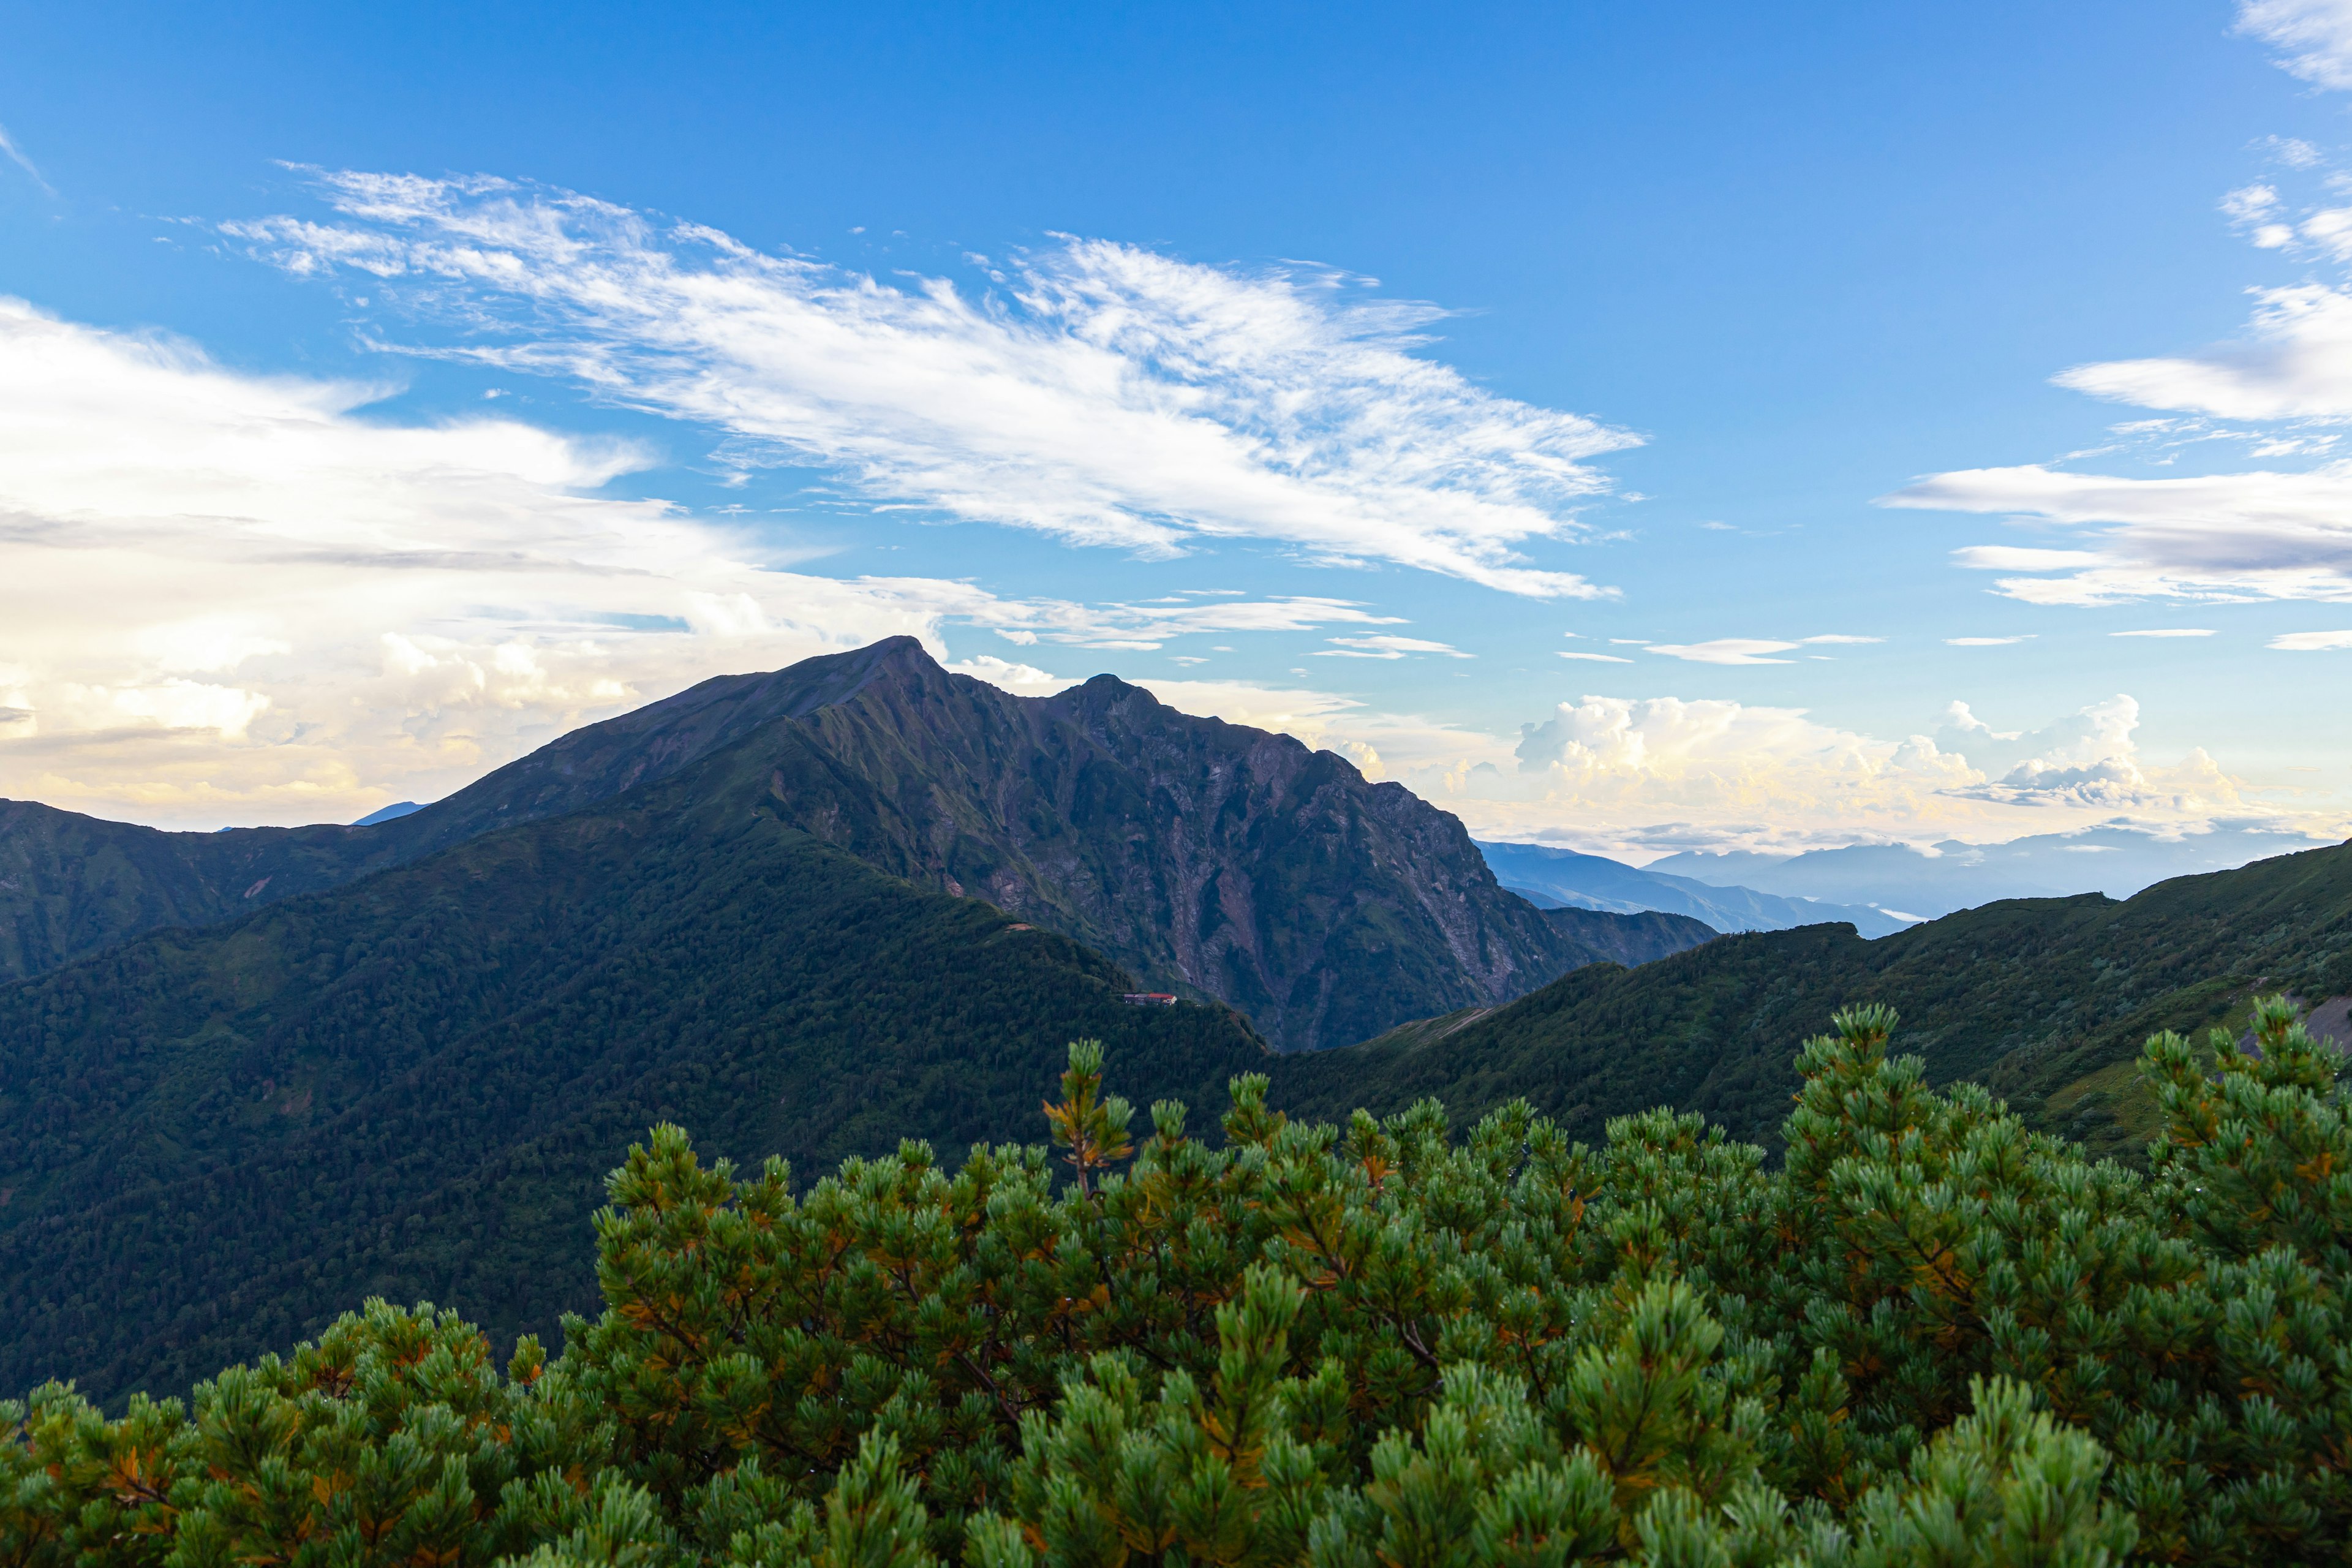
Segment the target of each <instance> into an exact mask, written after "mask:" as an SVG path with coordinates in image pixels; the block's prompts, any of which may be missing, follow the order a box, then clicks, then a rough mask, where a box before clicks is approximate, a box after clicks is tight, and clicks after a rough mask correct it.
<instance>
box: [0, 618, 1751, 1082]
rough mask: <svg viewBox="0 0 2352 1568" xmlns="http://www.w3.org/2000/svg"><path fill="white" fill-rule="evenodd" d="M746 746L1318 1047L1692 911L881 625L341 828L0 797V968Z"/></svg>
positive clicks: (824, 826) (769, 766)
mask: <svg viewBox="0 0 2352 1568" xmlns="http://www.w3.org/2000/svg"><path fill="white" fill-rule="evenodd" d="M746 745H749V746H752V747H755V748H756V749H758V750H759V752H760V755H761V763H762V765H763V766H764V767H765V768H766V771H767V776H768V792H767V794H768V799H769V802H770V805H769V809H771V810H772V811H774V812H775V813H777V814H778V815H779V816H780V817H781V818H782V820H784V821H788V822H790V823H792V824H793V825H794V826H800V827H802V828H803V829H805V830H806V831H808V832H809V833H811V834H812V835H814V836H815V837H818V838H821V839H823V840H824V841H826V842H828V843H831V844H833V845H835V847H839V848H842V849H845V850H847V851H848V852H850V853H851V854H853V855H856V856H857V857H858V858H861V859H864V860H865V861H866V862H867V863H868V864H870V865H873V866H876V867H878V868H881V869H883V870H885V871H887V872H890V873H891V874H893V875H895V876H901V877H905V878H908V879H912V880H915V881H918V882H921V883H924V884H927V885H929V886H932V887H937V888H940V889H943V890H945V891H947V892H950V893H956V894H962V893H966V892H969V893H971V894H973V895H975V896H979V897H982V898H986V899H988V900H991V901H992V902H994V903H996V904H998V905H999V906H1001V907H1003V908H1004V909H1007V910H1013V911H1015V912H1017V913H1018V914H1020V915H1021V916H1023V917H1024V918H1025V919H1028V920H1030V921H1034V922H1036V923H1042V924H1046V925H1050V926H1052V927H1054V928H1055V930H1057V931H1062V932H1064V933H1066V934H1067V935H1070V936H1073V937H1076V938H1077V939H1078V940H1080V941H1082V942H1087V943H1088V944H1089V945H1092V946H1094V947H1097V948H1099V949H1100V950H1102V951H1103V952H1105V953H1107V954H1108V955H1109V956H1110V957H1112V958H1113V959H1114V960H1116V961H1118V962H1119V963H1124V964H1126V965H1128V966H1129V968H1131V969H1133V970H1134V971H1135V972H1136V973H1137V974H1138V975H1139V976H1140V977H1141V978H1142V979H1143V980H1145V981H1146V982H1147V983H1149V984H1152V985H1155V986H1160V987H1164V988H1168V989H1172V990H1177V991H1179V992H1181V993H1182V994H1189V995H1193V996H1200V997H1214V998H1218V999H1220V1000H1223V1001H1226V1002H1229V1003H1231V1004H1232V1005H1234V1006H1236V1007H1238V1008H1240V1009H1241V1010H1242V1011H1244V1013H1246V1014H1247V1015H1249V1016H1250V1017H1251V1018H1252V1019H1253V1020H1254V1021H1255V1024H1256V1025H1257V1026H1258V1027H1259V1028H1260V1029H1261V1030H1262V1031H1263V1032H1264V1033H1265V1036H1266V1037H1267V1039H1268V1040H1269V1041H1271V1042H1272V1043H1273V1044H1274V1045H1275V1046H1276V1047H1277V1048H1279V1049H1285V1050H1299V1049H1314V1048H1318V1047H1327V1046H1332V1045H1345V1044H1348V1043H1349V1042H1352V1041H1356V1040H1360V1039H1364V1038H1367V1037H1370V1036H1372V1035H1375V1034H1378V1033H1379V1032H1381V1030H1383V1029H1386V1028H1389V1027H1391V1026H1394V1025H1396V1024H1399V1023H1402V1022H1403V1021H1405V1020H1407V1019H1410V1018H1413V1017H1417V1016H1426V1015H1429V1014H1432V1013H1438V1012H1444V1011H1447V1010H1449V1009H1452V1008H1455V1007H1461V1006H1466V1005H1496V1004H1497V1003H1500V1002H1504V1001H1507V1000H1508V999H1510V998H1511V997H1513V996H1516V995H1518V994H1523V993H1525V992H1526V991H1528V990H1530V989H1532V988H1533V987H1535V986H1536V985H1538V984H1542V983H1543V982H1545V981H1547V980H1549V979H1551V978H1552V977H1553V976H1555V975H1558V974H1559V973H1562V972H1563V971H1565V970H1568V969H1570V968H1572V967H1574V966H1576V965H1578V964H1581V963H1591V962H1594V961H1596V960H1598V959H1602V958H1615V959H1619V960H1622V961H1627V962H1639V961H1640V960H1642V959H1644V958H1648V957H1654V956H1657V955H1658V954H1660V953H1662V952H1674V951H1678V950H1679V949H1681V948H1683V947H1687V946H1689V945H1691V944H1692V943H1695V942H1704V941H1706V939H1707V938H1708V937H1709V936H1711V935H1712V934H1713V932H1712V931H1710V930H1709V929H1708V928H1706V926H1704V925H1702V924H1700V923H1698V922H1696V921H1681V922H1679V923H1676V922H1673V921H1667V922H1664V923H1661V922H1660V921H1657V920H1655V919H1647V920H1644V921H1636V922H1635V923H1631V924H1629V923H1625V922H1624V921H1621V920H1620V919H1619V918H1618V917H1615V916H1607V917H1603V918H1601V919H1598V920H1596V919H1593V918H1590V917H1589V916H1588V917H1582V918H1566V919H1562V918H1550V919H1548V918H1546V916H1545V915H1544V913H1543V912H1542V911H1540V910H1537V909H1536V908H1535V907H1534V906H1532V905H1530V904H1529V903H1528V902H1527V901H1526V900H1523V899H1520V898H1519V897H1517V895H1515V894H1512V893H1509V892H1507V891H1505V890H1504V889H1502V888H1500V887H1499V886H1497V884H1496V881H1495V879H1494V876H1493V874H1492V873H1491V872H1489V871H1488V870H1487V868H1486V862H1485V860H1484V859H1483V858H1481V857H1480V855H1479V854H1478V852H1477V849H1476V848H1475V847H1474V846H1473V845H1472V844H1471V842H1470V840H1469V837H1468V836H1467V835H1466V834H1465V832H1464V830H1463V828H1462V825H1461V824H1460V823H1459V822H1458V821H1457V820H1455V819H1454V817H1453V816H1449V815H1447V814H1446V813H1444V812H1442V811H1439V810H1437V809H1436V808H1434V807H1433V806H1431V805H1428V804H1426V803H1425V802H1423V801H1422V800H1420V799H1418V798H1416V797H1415V796H1414V795H1412V794H1411V793H1410V792H1409V791H1407V790H1406V789H1405V788H1404V787H1403V786H1402V785H1401V784H1370V783H1368V782H1367V781H1366V780H1365V779H1364V778H1363V776H1362V775H1361V774H1360V773H1358V772H1357V771H1356V770H1355V769H1354V768H1353V767H1352V766H1351V765H1349V763H1347V762H1345V761H1344V760H1342V759H1341V758H1339V757H1338V756H1335V755H1333V754H1332V753H1330V752H1313V751H1309V750H1308V749H1307V747H1305V746H1303V745H1301V744H1300V743H1299V742H1297V741H1296V740H1293V739H1291V738H1290V737H1288V736H1286V735H1276V734H1269V733H1268V732H1266V731H1263V730H1253V729H1248V728H1245V727H1244V726H1240V725H1234V724H1226V723H1223V722H1222V721H1218V720H1214V719H1201V718H1194V717H1192V716H1190V715H1187V714H1183V713H1180V712H1178V711H1177V710H1174V709H1172V708H1170V707H1168V706H1166V705H1165V704H1163V703H1161V702H1160V701H1158V700H1155V699H1154V698H1153V697H1152V696H1151V695H1150V693H1149V692H1146V691H1144V690H1142V689H1139V688H1137V687H1133V686H1129V685H1128V684H1126V683H1125V682H1123V681H1120V680H1118V679H1115V678H1113V677H1110V676H1101V677H1097V679H1094V680H1091V681H1088V682H1087V683H1086V684H1085V685H1084V686H1081V687H1077V688H1075V689H1071V690H1069V691H1066V692H1064V693H1062V694H1061V695H1059V696H1057V697H1054V698H1050V699H1034V698H1019V697H1013V696H1011V695H1009V694H1007V693H1005V692H1003V691H1001V690H999V689H996V688H995V687H992V686H990V685H988V684H986V683H984V682H982V681H978V680H974V679H971V678H969V677H966V676H960V675H951V674H950V673H949V672H948V671H946V670H944V669H942V668H940V666H939V665H938V664H937V663H935V662H934V661H933V660H932V659H931V658H930V657H929V655H928V654H926V653H925V652H924V651H923V649H922V647H921V645H920V644H919V643H918V642H916V641H915V640H914V639H913V638H911V637H897V638H892V639H889V640H887V641H885V642H880V643H877V644H875V645H874V646H872V647H866V648H861V649H859V650H857V651H856V652H855V653H848V654H838V655H829V656H826V657H824V658H813V659H806V660H803V662H801V663H799V664H796V665H794V666H793V667H792V668H789V669H785V670H781V671H778V672H776V673H774V674H772V675H751V676H730V677H726V678H724V679H716V680H709V681H705V682H703V683H702V684H701V685H699V686H696V687H694V688H692V689H689V690H688V691H684V692H681V693H679V694H678V695H677V696H676V697H673V698H670V699H668V700H665V701H661V702H656V703H654V704H651V705H650V706H648V707H646V708H644V709H640V710H637V711H636V712H634V713H629V714H625V715H623V716H622V717H620V718H617V719H613V720H608V721H605V722H604V723H601V724H593V725H589V726H587V727H586V728H584V729H582V730H579V731H573V732H572V734H569V735H566V736H564V737H563V738H562V739H561V740H559V741H556V742H552V743H551V744H550V745H547V746H545V747H542V748H541V749H540V750H539V751H537V752H532V753H531V754H530V756H528V757H525V758H522V759H521V760H520V761H518V762H516V763H511V764H509V765H508V766H507V767H504V768H501V769H499V771H498V772H496V773H491V774H489V775H488V777H486V778H484V779H482V780H480V781H479V782H478V783H477V784H472V785H470V786H468V787H467V788H466V789H464V790H461V791H459V792H458V793H457V794H456V795H451V796H450V797H449V798H448V799H446V800H444V801H440V802H438V803H436V804H435V805H429V806H426V807H425V808H424V809H423V810H420V811H417V812H415V813H413V814H411V815H408V816H402V817H399V818H397V819H395V820H393V821H390V822H384V823H380V824H376V825H373V826H366V827H340V826H320V827H302V828H291V829H287V828H240V829H237V830H235V831H232V832H227V833H218V834H191V833H159V832H156V831H155V830H153V829H150V828H142V827H132V826H125V825H122V824H119V823H105V822H100V821H97V820H95V819H93V818H89V817H82V816H74V815H72V814H70V813H66V812H58V811H54V810H51V809H49V808H47V807H44V806H34V805H19V804H11V805H7V806H6V807H5V808H0V812H5V815H0V975H7V974H30V973H40V972H41V971H43V970H46V969H48V968H51V967H53V966H55V965H56V964H58V963H64V962H68V961H69V960H71V959H73V958H76V957H79V956H86V955H88V954H89V953H92V952H100V951H102V950H104V949H105V948H106V947H107V946H109V945H110V944H111V943H113V942H118V941H121V940H123V939H125V938H126V937H129V936H131V935H134V934H137V933H138V932H141V931H151V930H156V929H160V928H163V927H167V926H173V925H201V924H206V923H210V922H212V921H219V920H224V919H231V918H235V917H237V916H239V915H242V914H245V913H247V912H249V911H250V910H253V909H255V908H257V907H259V906H260V905H263V904H267V903H270V902H274V901H276V900H278V899H280V898H284V897H291V896H297V895H299V894H302V893H307V892H314V891H318V890H320V889H324V888H328V887H332V886H336V885H339V884H341V883H345V882H349V881H351V880H352V879H355V878H358V877H361V876H364V875H367V874H369V873H371V872H373V871H377V870H381V869H383V868H388V867H392V866H397V865H403V864H406V863H409V862H411V861H414V860H415V859H416V858H418V857H420V856H424V855H427V854H431V853H433V852H434V851H436V850H438V849H442V848H446V847H450V846H452V845H455V844H460V843H463V842H466V841H467V840H468V839H470V838H473V837H477V836H478V835H479V834H482V833H485V832H488V831H490V830H492V829H495V828H498V827H501V826H510V825H513V824H516V823H521V822H528V821H533V820H539V819H542V818H545V817H549V816H555V815H559V814H561V813H563V812H568V811H573V810H577V809H580V808H582V807H583V806H589V805H595V804H597V803H599V802H604V801H609V800H613V799H614V798H616V797H618V796H620V795H623V794H624V793H625V792H626V791H628V790H630V789H632V788H635V787H636V786H638V785H639V784H646V783H647V782H650V781H655V780H659V779H662V778H666V777H667V776H669V775H670V774H672V773H675V772H676V771H677V770H678V769H680V768H684V767H687V766H689V765H691V764H693V763H696V762H698V760H700V759H703V758H707V757H710V756H713V755H715V754H717V753H719V752H726V751H728V750H730V748H738V747H742V746H746Z"/></svg>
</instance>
